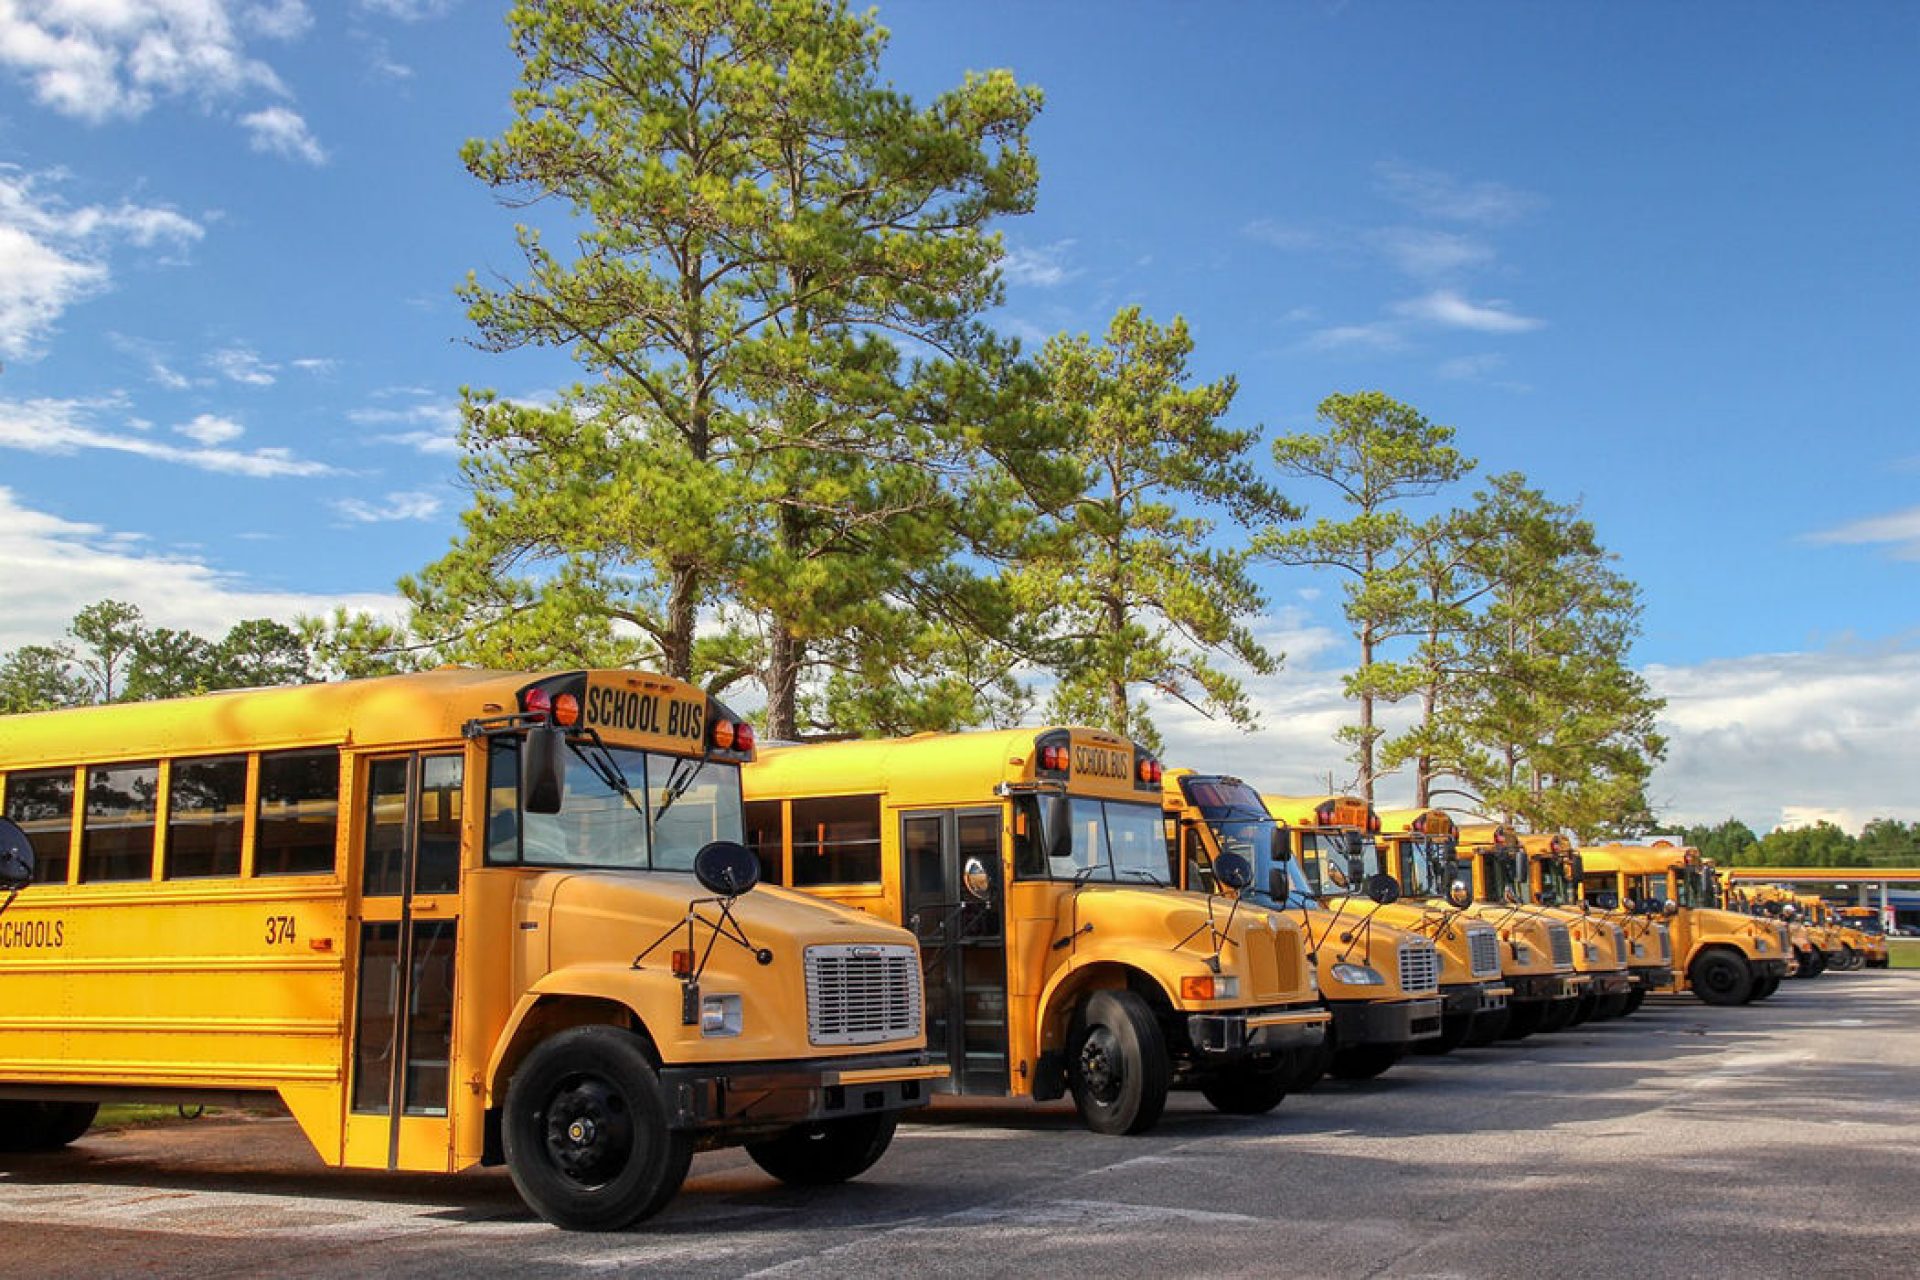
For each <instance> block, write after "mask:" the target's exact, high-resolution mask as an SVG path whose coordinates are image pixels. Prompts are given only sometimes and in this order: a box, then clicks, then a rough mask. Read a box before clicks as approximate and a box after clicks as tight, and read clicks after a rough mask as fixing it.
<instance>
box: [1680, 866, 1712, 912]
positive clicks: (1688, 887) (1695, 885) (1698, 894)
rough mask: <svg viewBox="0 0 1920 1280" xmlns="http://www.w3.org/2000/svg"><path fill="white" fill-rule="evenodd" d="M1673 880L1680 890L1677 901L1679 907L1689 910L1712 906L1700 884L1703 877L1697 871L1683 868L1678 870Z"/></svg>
mask: <svg viewBox="0 0 1920 1280" xmlns="http://www.w3.org/2000/svg"><path fill="white" fill-rule="evenodd" d="M1673 878H1674V880H1675V882H1676V883H1677V885H1678V887H1679V890H1680V894H1679V901H1680V905H1681V906H1683V907H1687V908H1689V909H1691V908H1693V907H1708V906H1712V905H1713V902H1712V900H1711V899H1710V898H1709V897H1708V895H1707V893H1706V890H1705V887H1704V885H1703V884H1702V880H1703V879H1704V876H1703V874H1702V873H1701V872H1700V871H1699V870H1697V869H1691V870H1690V869H1684V868H1683V869H1680V870H1679V871H1678V872H1677V874H1675V876H1674V877H1673Z"/></svg>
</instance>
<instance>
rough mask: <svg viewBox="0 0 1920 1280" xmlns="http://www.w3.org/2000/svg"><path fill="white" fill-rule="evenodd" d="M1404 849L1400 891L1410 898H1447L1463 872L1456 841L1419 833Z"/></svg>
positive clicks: (1403, 846)
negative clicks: (1433, 838) (1456, 878)
mask: <svg viewBox="0 0 1920 1280" xmlns="http://www.w3.org/2000/svg"><path fill="white" fill-rule="evenodd" d="M1400 850H1401V856H1400V891H1401V892H1402V893H1404V894H1405V895H1407V896H1408V897H1410V898H1433V897H1442V898H1443V897H1445V896H1446V894H1447V890H1448V889H1449V888H1451V887H1452V885H1453V881H1454V878H1455V877H1456V876H1457V875H1458V874H1459V871H1458V868H1457V867H1456V866H1455V864H1454V852H1453V841H1451V840H1429V839H1427V838H1426V837H1425V836H1415V837H1414V838H1413V839H1411V840H1407V841H1404V842H1403V843H1402V844H1401V846H1400Z"/></svg>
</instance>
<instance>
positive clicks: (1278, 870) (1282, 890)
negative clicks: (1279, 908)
mask: <svg viewBox="0 0 1920 1280" xmlns="http://www.w3.org/2000/svg"><path fill="white" fill-rule="evenodd" d="M1292 890H1293V886H1292V885H1291V884H1289V883H1288V882H1287V871H1286V868H1285V867H1275V868H1273V869H1272V870H1271V871H1269V872H1267V896H1268V897H1269V898H1272V899H1273V900H1274V901H1275V902H1285V901H1286V900H1287V895H1288V894H1289V893H1291V892H1292Z"/></svg>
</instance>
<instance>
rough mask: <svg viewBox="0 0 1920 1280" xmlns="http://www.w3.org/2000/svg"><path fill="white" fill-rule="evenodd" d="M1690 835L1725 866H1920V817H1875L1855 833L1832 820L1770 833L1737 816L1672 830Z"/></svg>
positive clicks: (1690, 841) (1682, 836)
mask: <svg viewBox="0 0 1920 1280" xmlns="http://www.w3.org/2000/svg"><path fill="white" fill-rule="evenodd" d="M1666 834H1667V835H1668V837H1669V838H1674V839H1679V840H1682V841H1685V842H1686V843H1687V844H1690V845H1693V846H1694V847H1695V848H1697V849H1699V850H1700V852H1701V853H1703V854H1705V855H1706V856H1707V857H1709V858H1712V859H1713V860H1714V861H1715V862H1716V863H1718V864H1719V865H1720V866H1723V867H1912V866H1920V822H1913V823H1907V822H1902V821H1900V820H1899V819H1898V818H1875V819H1873V820H1872V821H1871V822H1869V823H1867V825H1866V826H1864V827H1862V828H1861V829H1860V834H1859V835H1850V834H1848V833H1847V832H1845V831H1843V830H1841V829H1840V828H1839V827H1837V826H1835V825H1834V824H1833V823H1831V822H1824V821H1823V822H1816V823H1814V824H1813V825H1812V826H1810V827H1775V828H1774V829H1773V830H1772V831H1769V832H1768V833H1767V834H1766V835H1764V836H1757V835H1755V834H1754V833H1753V828H1751V827H1749V826H1748V825H1747V824H1746V823H1744V822H1741V821H1740V820H1739V819H1737V818H1728V819H1727V820H1726V821H1725V822H1722V823H1720V824H1719V825H1718V826H1712V827H1707V826H1698V827H1680V828H1677V829H1675V830H1672V831H1669V832H1667V833H1666Z"/></svg>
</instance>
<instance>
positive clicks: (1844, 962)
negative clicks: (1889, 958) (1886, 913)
mask: <svg viewBox="0 0 1920 1280" xmlns="http://www.w3.org/2000/svg"><path fill="white" fill-rule="evenodd" d="M1793 900H1794V901H1795V902H1796V903H1797V904H1799V907H1800V914H1801V916H1802V918H1804V919H1805V920H1806V921H1807V926H1808V931H1809V932H1810V933H1811V934H1812V935H1813V936H1814V938H1815V939H1816V940H1817V941H1818V942H1819V944H1820V949H1821V951H1822V953H1823V954H1824V955H1825V956H1826V961H1827V967H1828V968H1830V969H1835V970H1838V971H1839V972H1841V973H1851V972H1852V971H1854V970H1856V969H1862V968H1865V967H1866V964H1865V956H1864V954H1863V953H1862V950H1861V947H1860V944H1861V942H1862V941H1863V940H1862V939H1861V938H1859V936H1858V935H1857V934H1856V933H1855V932H1854V931H1853V930H1851V929H1848V928H1845V927H1844V926H1842V925H1841V923H1840V921H1839V920H1838V919H1837V918H1836V917H1835V916H1834V913H1833V908H1831V907H1829V906H1828V905H1827V900H1826V899H1825V898H1823V897H1821V896H1820V895H1819V894H1817V893H1796V894H1794V895H1793Z"/></svg>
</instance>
